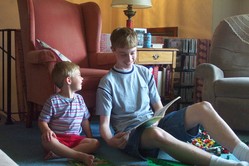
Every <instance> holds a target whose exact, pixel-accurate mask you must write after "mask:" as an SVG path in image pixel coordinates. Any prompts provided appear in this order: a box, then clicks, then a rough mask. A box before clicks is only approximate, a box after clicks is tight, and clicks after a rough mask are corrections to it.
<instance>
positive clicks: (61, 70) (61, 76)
mask: <svg viewBox="0 0 249 166" xmlns="http://www.w3.org/2000/svg"><path fill="white" fill-rule="evenodd" d="M79 69H80V67H79V66H78V65H76V64H74V63H72V62H69V61H62V62H58V63H56V64H55V66H54V69H53V71H52V80H53V82H54V84H55V85H56V86H57V87H58V88H60V89H61V88H62V86H63V84H64V81H65V79H66V78H67V77H72V76H74V74H75V71H77V70H79Z"/></svg>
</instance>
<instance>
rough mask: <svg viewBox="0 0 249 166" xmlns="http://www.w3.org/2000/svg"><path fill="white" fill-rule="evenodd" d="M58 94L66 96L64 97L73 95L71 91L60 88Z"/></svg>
mask: <svg viewBox="0 0 249 166" xmlns="http://www.w3.org/2000/svg"><path fill="white" fill-rule="evenodd" d="M59 94H60V95H61V96H63V97H66V98H71V99H72V98H73V97H74V92H71V91H65V90H63V89H61V91H60V92H59Z"/></svg>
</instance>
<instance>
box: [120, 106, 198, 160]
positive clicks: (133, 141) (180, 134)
mask: <svg viewBox="0 0 249 166" xmlns="http://www.w3.org/2000/svg"><path fill="white" fill-rule="evenodd" d="M186 109H187V108H182V109H180V110H178V111H174V112H171V113H169V114H167V115H165V117H164V118H162V119H161V120H160V122H159V124H158V127H160V128H162V129H164V130H165V131H167V132H168V133H170V134H171V135H172V136H174V137H175V138H177V139H179V140H181V141H184V142H187V141H190V140H191V139H193V138H195V137H197V136H198V134H199V128H200V125H197V126H196V127H194V128H192V129H190V130H188V131H185V127H184V117H185V112H186ZM144 129H145V128H144V127H138V128H137V129H135V130H133V131H131V133H130V136H129V140H128V143H127V145H126V147H125V148H124V149H123V150H122V151H124V152H126V153H128V154H129V155H132V156H134V157H138V158H142V159H144V160H146V157H157V155H158V153H159V150H160V149H156V148H155V149H141V148H140V140H141V139H140V138H141V135H142V133H143V131H144Z"/></svg>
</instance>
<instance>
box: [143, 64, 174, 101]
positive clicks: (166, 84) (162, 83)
mask: <svg viewBox="0 0 249 166" xmlns="http://www.w3.org/2000/svg"><path fill="white" fill-rule="evenodd" d="M147 67H148V68H149V70H150V71H151V73H152V75H153V76H154V79H155V82H156V86H157V90H158V93H159V95H160V96H164V97H169V96H170V93H171V78H172V72H171V71H172V70H171V66H170V65H152V66H151V65H148V66H147Z"/></svg>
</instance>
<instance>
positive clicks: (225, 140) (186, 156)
mask: <svg viewBox="0 0 249 166" xmlns="http://www.w3.org/2000/svg"><path fill="white" fill-rule="evenodd" d="M111 44H112V46H111V49H112V51H113V53H114V54H115V56H116V64H115V65H114V67H113V68H112V69H111V70H110V71H109V73H108V74H107V75H106V76H105V77H103V78H102V80H101V81H100V83H99V87H98V90H97V101H96V114H97V115H100V133H101V136H102V137H103V139H104V140H105V141H106V143H107V144H108V145H110V146H112V147H116V148H119V149H121V150H122V151H124V152H126V153H128V154H130V155H133V156H137V157H141V158H143V159H144V158H145V157H146V156H147V155H150V156H151V157H156V156H157V154H158V152H159V150H163V151H164V152H166V153H168V154H169V155H171V156H172V157H174V158H175V159H177V160H179V161H181V162H183V163H188V164H195V165H210V166H229V165H233V166H234V165H244V166H245V165H247V166H248V165H249V164H248V162H249V148H248V146H247V145H246V144H244V143H243V142H241V140H240V139H239V138H238V137H237V136H236V135H235V133H234V132H233V131H232V130H231V128H229V126H228V125H227V124H226V123H225V122H224V120H223V119H222V118H221V117H220V116H219V115H218V114H217V113H216V111H215V110H214V108H213V107H212V105H211V104H210V103H208V102H205V101H203V102H200V103H196V104H193V105H191V106H188V107H187V108H183V109H181V110H178V111H175V112H172V113H169V114H167V115H166V116H165V117H164V118H163V119H162V120H160V121H159V123H158V124H157V125H153V126H151V127H148V128H144V127H143V126H141V127H138V128H136V129H134V130H132V131H130V132H126V131H128V130H129V129H131V128H132V127H134V126H137V125H138V124H140V123H141V122H143V121H145V120H147V119H149V118H151V117H152V116H153V114H154V112H153V111H158V110H159V109H160V108H162V107H163V106H162V103H161V100H160V96H159V95H158V92H157V89H156V86H155V81H154V78H153V76H152V74H151V72H150V71H149V70H148V69H147V68H146V67H144V66H141V65H137V64H134V62H135V60H136V57H137V48H136V46H137V36H136V33H135V32H134V31H133V30H132V29H129V28H118V29H115V30H114V31H113V32H112V34H111ZM110 123H111V125H112V127H113V129H114V131H115V134H114V135H113V134H112V132H111V129H110V127H109V125H110ZM200 125H202V126H203V127H204V128H205V129H206V130H207V131H208V133H209V134H210V135H211V137H212V138H214V139H215V140H216V141H218V142H219V143H220V144H221V145H223V146H224V147H226V148H227V149H228V150H229V151H230V152H232V153H233V154H234V155H235V156H236V157H237V158H238V159H239V160H241V161H240V162H236V161H232V160H226V159H222V158H220V157H217V156H215V155H212V154H210V153H208V152H206V151H204V150H201V149H199V148H197V147H195V146H193V145H191V144H189V143H186V141H189V140H190V139H192V138H194V137H196V136H197V135H198V131H199V126H200Z"/></svg>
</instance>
